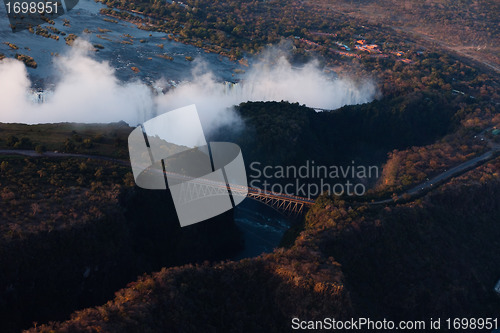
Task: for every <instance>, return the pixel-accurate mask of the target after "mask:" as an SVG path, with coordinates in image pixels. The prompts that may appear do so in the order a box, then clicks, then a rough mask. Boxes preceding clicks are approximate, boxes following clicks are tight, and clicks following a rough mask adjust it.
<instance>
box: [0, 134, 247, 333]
mask: <svg viewBox="0 0 500 333" xmlns="http://www.w3.org/2000/svg"><path fill="white" fill-rule="evenodd" d="M13 141H16V140H15V139H14V140H13ZM21 141H22V140H19V141H16V143H15V144H17V143H19V142H21ZM77 141H78V139H77ZM40 149H42V150H43V147H41V148H40ZM0 183H1V184H2V190H1V191H0V197H1V200H0V212H1V213H0V214H1V222H0V253H1V254H2V261H1V262H0V269H1V270H2V272H4V273H3V274H2V275H1V276H0V286H1V290H2V292H1V295H2V299H6V300H8V302H2V303H0V321H1V323H2V324H1V325H0V327H1V329H2V332H15V331H19V328H21V327H27V326H29V325H31V324H32V322H33V321H39V322H46V321H48V320H54V319H62V318H64V317H65V316H67V315H69V313H70V312H71V311H74V310H76V309H78V308H82V307H86V306H89V305H93V304H99V303H103V302H105V301H106V300H107V299H109V298H110V297H112V295H113V292H114V291H116V290H118V289H119V288H122V287H124V286H125V285H126V283H127V282H129V281H132V280H133V279H135V278H136V276H138V275H141V274H143V273H145V272H152V271H157V270H159V269H161V267H165V266H166V267H169V266H175V265H182V264H185V263H188V262H201V261H202V260H219V259H223V258H226V256H228V255H231V254H232V253H235V252H236V251H238V250H240V248H241V239H240V237H239V232H238V230H236V228H235V226H234V224H233V221H232V212H229V213H227V214H224V215H221V216H218V217H216V218H214V219H211V220H209V221H207V222H205V223H200V224H197V225H195V226H192V227H188V228H182V229H181V228H180V226H179V223H178V221H177V219H176V214H175V209H174V207H173V204H172V198H171V197H170V196H169V195H168V193H167V192H163V191H162V192H155V191H145V190H141V189H138V188H134V183H133V177H132V174H131V173H130V167H129V166H127V165H125V166H123V165H121V164H118V163H116V162H110V161H103V160H99V159H93V158H85V157H81V158H64V157H58V158H47V157H31V158H25V157H19V156H9V155H1V156H0ZM40 286H43V288H41V287H40ZM40 304H43V306H40Z"/></svg>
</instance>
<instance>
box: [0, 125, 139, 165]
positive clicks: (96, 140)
mask: <svg viewBox="0 0 500 333" xmlns="http://www.w3.org/2000/svg"><path fill="white" fill-rule="evenodd" d="M132 130H133V128H131V127H129V126H128V125H127V124H126V123H124V122H118V123H111V124H72V123H61V124H41V125H25V124H0V148H3V149H9V148H16V149H17V148H21V147H15V146H14V145H13V144H12V142H13V140H17V141H19V139H23V138H24V139H26V140H29V142H31V143H32V144H31V145H30V146H26V145H24V148H23V149H34V147H35V146H36V145H44V146H45V147H46V149H47V150H48V151H58V152H66V153H81V154H91V155H103V156H109V157H114V158H120V159H128V150H127V147H126V142H127V138H128V135H129V134H130V132H131V131H132Z"/></svg>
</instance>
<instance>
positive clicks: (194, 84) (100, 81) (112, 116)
mask: <svg viewBox="0 0 500 333" xmlns="http://www.w3.org/2000/svg"><path fill="white" fill-rule="evenodd" d="M90 49H91V45H90V44H89V43H88V42H86V41H82V40H77V41H76V43H75V45H74V47H73V49H72V51H71V52H70V53H69V54H68V55H66V56H62V57H59V58H58V63H57V66H56V67H57V71H58V76H59V82H58V83H57V84H56V86H55V88H54V90H53V92H52V94H51V95H50V96H49V98H47V101H46V102H44V103H42V104H37V103H32V102H30V101H29V100H28V98H27V96H28V95H29V91H30V85H31V83H30V81H29V79H28V74H27V71H26V68H25V67H24V65H23V64H22V63H21V62H19V61H16V60H12V59H4V60H3V61H0V121H1V122H20V123H29V124H33V123H54V122H84V123H91V122H102V123H105V122H113V121H119V120H124V121H126V122H127V123H129V124H130V125H136V124H138V123H141V122H144V121H145V120H147V119H150V118H152V117H154V116H155V115H158V114H162V113H164V112H167V111H170V110H173V109H176V108H180V107H183V106H186V105H190V104H196V106H197V108H198V111H199V113H200V118H201V120H202V123H203V125H204V127H205V130H208V131H210V130H211V129H212V128H214V127H217V126H219V125H222V124H231V123H233V122H237V121H238V118H237V117H236V115H235V114H234V113H233V112H232V111H231V106H233V105H237V104H239V103H241V102H246V101H273V100H276V101H281V100H285V101H289V102H299V103H301V104H306V105H308V106H311V107H316V108H324V109H336V108H339V107H341V106H343V105H347V104H359V103H365V102H369V101H371V100H372V99H373V98H374V96H375V93H376V87H375V85H374V84H373V83H371V82H368V83H366V84H364V85H361V86H359V85H356V84H354V83H353V82H351V81H349V80H345V79H341V80H340V79H338V80H332V79H331V77H329V76H328V75H327V74H325V73H324V72H323V71H322V70H321V69H320V68H319V65H318V64H317V63H316V62H311V63H309V64H307V65H305V66H304V67H302V68H294V67H292V66H291V64H290V63H289V62H288V61H287V60H286V59H285V57H282V56H280V57H277V58H276V59H277V61H275V62H274V63H273V64H272V65H271V64H270V62H269V61H261V62H259V63H257V64H255V65H252V67H251V68H250V69H249V71H248V72H247V74H246V75H245V78H244V80H243V81H242V82H241V83H240V84H238V85H235V86H233V87H230V86H228V85H224V84H222V83H220V82H218V81H217V80H216V78H215V76H214V74H213V73H211V72H210V71H209V70H207V68H206V66H204V65H203V64H200V65H199V66H197V68H196V69H195V70H194V71H193V79H192V80H191V81H190V82H185V83H181V84H179V85H178V86H177V87H176V88H175V89H171V90H170V91H168V92H167V93H166V94H165V95H159V96H154V94H153V93H152V92H151V89H150V88H149V87H148V86H147V85H146V84H144V83H141V82H134V83H122V82H120V81H119V80H118V79H117V78H116V76H115V73H114V69H113V68H112V67H111V66H110V65H109V63H108V62H99V61H97V60H95V59H93V58H91V56H90V55H89V52H90ZM165 75H168V73H166V74H165ZM167 78H168V77H167Z"/></svg>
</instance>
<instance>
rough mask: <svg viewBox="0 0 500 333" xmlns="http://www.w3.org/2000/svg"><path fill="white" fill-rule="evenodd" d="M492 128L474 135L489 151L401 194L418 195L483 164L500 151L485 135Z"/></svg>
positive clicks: (381, 202) (388, 201) (497, 145)
mask: <svg viewBox="0 0 500 333" xmlns="http://www.w3.org/2000/svg"><path fill="white" fill-rule="evenodd" d="M491 129H492V128H487V129H485V130H484V131H482V132H481V133H479V134H478V135H476V136H475V137H474V138H475V139H477V140H481V141H487V142H488V146H489V147H490V150H489V151H487V152H486V153H484V154H482V155H481V156H478V157H475V158H473V159H471V160H468V161H466V162H464V163H462V164H459V165H457V166H455V167H453V168H451V169H449V170H445V171H444V172H443V173H440V174H439V175H437V176H435V177H434V178H432V179H430V180H427V181H425V182H424V183H421V184H419V185H417V186H415V187H413V188H411V189H409V190H407V191H406V192H404V193H402V194H400V195H404V194H408V195H410V196H415V195H418V194H420V193H421V192H424V191H426V190H429V189H430V188H432V187H436V186H437V184H439V183H441V182H443V181H445V180H448V179H451V178H453V177H455V176H457V175H459V174H461V173H463V172H464V171H466V170H468V169H474V168H476V167H478V166H479V165H481V164H483V163H484V162H486V161H488V160H490V159H492V158H493V157H495V156H496V153H497V152H499V151H500V144H498V143H495V142H493V141H491V140H489V139H488V138H487V137H486V136H485V134H486V132H487V131H490V130H491ZM390 202H393V200H392V199H385V200H379V201H374V202H371V203H370V204H372V205H379V204H385V203H390Z"/></svg>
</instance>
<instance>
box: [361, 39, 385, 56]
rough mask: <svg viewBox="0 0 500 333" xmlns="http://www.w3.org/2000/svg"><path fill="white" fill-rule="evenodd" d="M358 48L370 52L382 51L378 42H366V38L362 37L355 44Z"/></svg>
mask: <svg viewBox="0 0 500 333" xmlns="http://www.w3.org/2000/svg"><path fill="white" fill-rule="evenodd" d="M354 47H355V48H356V50H360V51H365V52H368V53H382V51H380V50H379V48H378V45H377V44H366V40H364V39H360V40H357V41H356V45H355V46H354Z"/></svg>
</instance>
